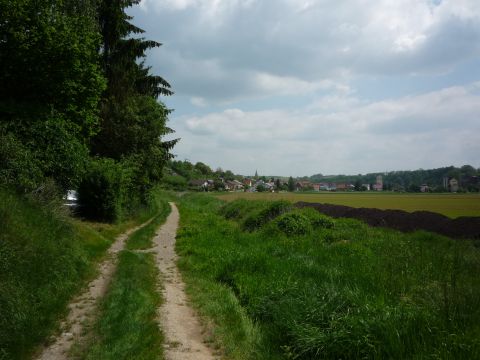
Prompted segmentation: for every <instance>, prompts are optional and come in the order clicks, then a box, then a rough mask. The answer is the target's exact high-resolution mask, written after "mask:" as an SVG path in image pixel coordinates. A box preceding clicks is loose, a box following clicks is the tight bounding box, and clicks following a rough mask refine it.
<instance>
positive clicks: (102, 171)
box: [78, 159, 135, 222]
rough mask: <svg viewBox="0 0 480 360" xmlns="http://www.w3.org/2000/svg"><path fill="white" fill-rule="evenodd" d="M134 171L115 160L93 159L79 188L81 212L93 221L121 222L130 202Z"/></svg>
mask: <svg viewBox="0 0 480 360" xmlns="http://www.w3.org/2000/svg"><path fill="white" fill-rule="evenodd" d="M131 179H132V172H131V169H129V168H127V167H126V166H125V164H123V163H120V162H116V161H114V160H112V159H96V160H92V161H91V164H90V166H89V169H88V173H87V174H86V175H85V177H84V179H83V181H82V182H81V184H80V186H79V188H78V203H79V213H80V214H81V215H82V216H84V217H86V218H91V219H97V220H102V221H109V222H116V221H119V220H121V219H122V218H123V217H124V215H125V212H126V211H127V209H128V206H129V202H130V201H134V200H135V199H134V198H132V196H134V195H135V193H134V194H133V195H132V193H131V192H130V189H131V187H132V182H131Z"/></svg>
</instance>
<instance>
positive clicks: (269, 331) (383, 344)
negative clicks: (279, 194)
mask: <svg viewBox="0 0 480 360" xmlns="http://www.w3.org/2000/svg"><path fill="white" fill-rule="evenodd" d="M237 204H238V208H239V209H238V211H234V210H235V209H234V208H235V207H236V206H237V205H236V204H235V203H233V204H229V205H228V206H226V207H224V206H223V202H221V201H219V200H217V199H214V198H212V197H207V196H202V195H191V196H187V197H184V198H183V199H182V200H181V201H180V213H181V228H180V231H179V233H178V236H177V251H178V253H179V255H180V261H179V266H180V268H181V271H182V274H183V278H184V280H185V281H186V283H187V291H188V293H189V296H190V298H191V300H192V302H193V304H194V305H195V306H196V307H197V309H198V311H199V313H200V314H201V315H202V316H204V317H206V318H208V319H210V327H211V334H212V338H213V341H214V342H215V343H216V344H218V346H220V347H221V348H223V349H224V353H225V356H226V357H227V358H231V359H242V360H244V359H314V358H315V359H316V358H325V359H338V358H342V359H358V358H372V359H385V358H391V359H407V358H408V359H474V358H479V357H480V325H479V324H480V277H479V276H478V274H480V253H479V249H478V248H476V247H475V246H474V243H473V242H472V241H454V240H452V239H448V238H446V237H442V236H439V235H434V234H431V233H427V232H416V233H413V234H403V233H400V232H396V231H393V230H388V229H379V228H371V227H369V226H367V225H365V224H364V223H362V222H360V221H356V220H352V219H337V220H335V221H333V220H331V219H329V221H326V220H325V218H324V217H322V218H315V216H314V215H313V214H312V213H311V209H305V210H293V212H290V213H287V215H288V214H297V215H295V216H293V215H292V216H290V215H289V216H290V218H289V222H287V225H288V226H287V227H286V228H282V227H279V224H281V223H282V222H281V217H284V218H288V216H287V215H280V217H279V218H276V219H272V220H271V221H270V222H268V223H265V224H262V225H260V227H259V228H257V229H256V230H254V231H251V232H247V231H245V230H244V222H245V221H246V220H247V218H248V216H250V215H251V213H252V212H254V211H255V210H256V209H260V208H262V209H264V208H265V206H268V204H266V203H265V202H259V203H257V202H251V203H250V204H246V203H245V202H239V203H237ZM247 207H248V210H245V209H246V208H247ZM225 215H228V217H229V219H226V218H225ZM298 219H301V221H300V222H299V223H298V224H297V223H295V222H296V221H297V220H298ZM305 219H308V221H310V225H309V226H306V225H305V221H306V220H305ZM292 224H293V225H292ZM285 229H287V230H288V231H287V233H288V234H289V235H287V234H286V233H285V231H286V230H285Z"/></svg>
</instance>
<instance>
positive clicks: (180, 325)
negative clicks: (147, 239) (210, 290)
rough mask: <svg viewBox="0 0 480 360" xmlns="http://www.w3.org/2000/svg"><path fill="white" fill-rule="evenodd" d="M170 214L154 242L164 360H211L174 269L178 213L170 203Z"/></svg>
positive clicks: (175, 267)
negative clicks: (160, 281) (160, 292)
mask: <svg viewBox="0 0 480 360" xmlns="http://www.w3.org/2000/svg"><path fill="white" fill-rule="evenodd" d="M170 206H171V207H172V212H171V214H170V215H169V217H168V218H167V221H166V223H165V224H164V225H163V226H162V227H161V229H160V231H159V232H158V234H157V236H156V237H155V239H154V246H155V250H156V257H157V265H158V267H159V269H160V272H161V274H162V276H163V283H164V284H163V285H164V290H163V298H164V303H163V305H162V307H161V309H160V311H159V313H158V322H159V323H160V324H161V326H162V328H163V331H164V333H165V339H166V341H165V355H166V358H167V360H211V359H215V357H214V356H213V354H212V351H211V349H210V348H208V347H207V346H206V345H205V343H204V341H203V336H202V328H201V326H200V324H199V322H198V319H197V317H196V314H195V312H194V311H193V310H192V309H191V308H190V307H189V306H188V304H187V297H186V295H185V291H184V289H185V284H184V283H183V281H182V279H181V276H180V273H179V272H178V269H177V266H176V260H177V255H176V254H175V236H176V233H177V228H178V220H179V213H178V210H177V208H176V206H175V204H173V203H170Z"/></svg>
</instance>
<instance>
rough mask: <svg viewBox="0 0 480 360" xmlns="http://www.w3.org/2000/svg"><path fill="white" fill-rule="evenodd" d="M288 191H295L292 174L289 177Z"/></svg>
mask: <svg viewBox="0 0 480 360" xmlns="http://www.w3.org/2000/svg"><path fill="white" fill-rule="evenodd" d="M288 191H295V181H294V180H293V178H292V177H291V176H290V177H289V178H288Z"/></svg>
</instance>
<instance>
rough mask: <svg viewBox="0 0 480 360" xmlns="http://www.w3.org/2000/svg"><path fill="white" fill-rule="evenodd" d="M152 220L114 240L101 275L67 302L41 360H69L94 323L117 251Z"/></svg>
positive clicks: (41, 355)
mask: <svg viewBox="0 0 480 360" xmlns="http://www.w3.org/2000/svg"><path fill="white" fill-rule="evenodd" d="M150 221H151V220H149V221H147V222H146V223H144V224H142V225H140V226H137V227H135V228H133V229H130V230H128V231H127V232H125V233H123V234H121V235H120V236H118V237H117V238H116V239H115V242H114V243H113V244H112V245H111V246H110V248H109V249H108V252H107V257H106V259H105V260H104V261H103V262H102V263H101V264H100V266H99V275H98V276H97V278H96V279H94V280H92V281H91V282H90V283H89V284H88V286H87V289H86V290H85V291H84V292H83V293H81V294H80V295H79V296H77V297H75V298H74V299H73V300H72V302H71V303H70V304H69V305H68V308H69V313H68V316H67V318H66V319H65V320H64V321H63V322H62V323H61V325H60V328H61V333H60V334H59V335H58V336H56V337H54V338H53V339H52V342H51V344H50V345H48V346H45V347H44V348H43V349H42V350H41V353H40V355H39V356H38V357H37V358H36V359H38V360H66V359H68V352H69V350H70V348H71V346H72V345H73V343H74V342H76V341H78V340H81V339H82V336H83V335H84V334H83V333H84V331H83V330H84V329H85V327H86V326H87V325H88V324H89V323H91V321H92V318H93V315H94V313H95V309H96V306H97V302H98V300H99V299H100V298H102V297H103V296H104V295H105V293H106V292H107V289H108V285H109V284H110V280H111V279H112V276H113V274H114V272H115V269H116V267H117V254H118V253H119V252H120V251H122V250H123V248H124V246H125V241H126V240H127V238H128V237H129V236H130V234H132V233H133V232H134V231H136V230H138V229H139V228H141V227H143V226H145V225H147V224H148V223H149V222H150Z"/></svg>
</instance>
